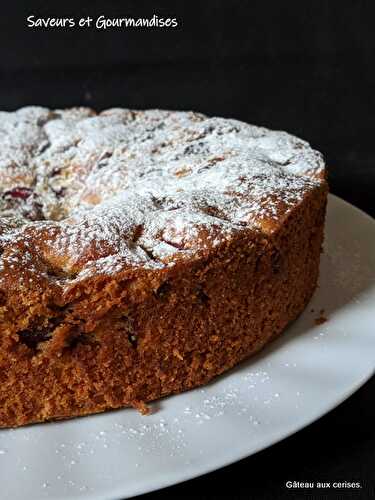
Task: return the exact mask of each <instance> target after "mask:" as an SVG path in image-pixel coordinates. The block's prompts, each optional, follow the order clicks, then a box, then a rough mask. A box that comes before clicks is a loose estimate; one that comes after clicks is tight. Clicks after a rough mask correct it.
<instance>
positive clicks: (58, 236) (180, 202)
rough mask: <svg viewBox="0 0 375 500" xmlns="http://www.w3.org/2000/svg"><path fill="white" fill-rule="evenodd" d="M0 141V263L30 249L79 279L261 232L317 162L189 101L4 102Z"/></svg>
mask: <svg viewBox="0 0 375 500" xmlns="http://www.w3.org/2000/svg"><path fill="white" fill-rule="evenodd" d="M0 142H1V145H2V148H1V152H0V181H1V193H0V214H1V218H0V238H1V241H0V243H1V245H2V246H3V250H4V253H3V257H2V264H1V265H2V267H1V269H4V263H5V262H6V263H7V264H8V265H9V264H10V263H11V261H13V264H15V263H16V262H17V261H19V259H21V254H22V259H24V260H25V255H29V257H30V258H29V260H30V263H29V267H30V266H32V264H33V263H34V264H35V251H37V252H38V255H40V256H42V257H41V258H42V259H43V261H44V263H45V265H46V266H47V267H50V266H53V267H54V269H58V270H59V272H61V273H62V274H65V278H66V277H69V279H75V280H77V279H82V278H85V277H88V276H90V275H93V274H97V273H104V274H110V273H117V272H120V271H121V269H123V268H124V267H125V266H143V267H144V268H150V269H152V268H163V267H164V266H170V265H173V263H174V262H175V261H176V259H181V258H185V257H186V256H188V257H191V255H194V254H195V253H196V252H197V251H198V250H202V251H205V250H207V249H210V248H212V247H214V246H216V245H219V244H220V243H222V242H223V241H224V240H227V239H230V238H231V237H232V236H233V234H234V233H236V232H238V231H242V230H243V228H244V227H247V228H251V229H254V230H258V231H262V232H268V231H270V230H272V229H273V228H275V227H276V226H277V221H278V220H279V219H280V217H282V216H284V215H285V214H287V213H288V212H289V211H290V210H291V209H292V208H293V207H295V206H296V204H298V203H299V202H300V201H301V200H302V199H303V197H304V196H305V194H306V193H307V192H309V191H311V190H312V189H314V188H315V187H316V186H317V185H318V184H319V183H321V182H322V177H323V174H324V162H323V159H322V157H321V155H320V153H318V152H316V151H314V150H312V149H311V148H310V146H309V145H308V144H307V143H306V142H304V141H301V140H300V139H297V138H296V137H293V136H291V135H289V134H286V133H285V132H277V131H270V130H267V129H265V128H261V127H255V126H252V125H248V124H246V123H242V122H239V121H236V120H230V119H223V118H208V117H206V116H204V115H201V114H197V113H192V112H170V111H160V110H149V111H131V110H124V109H112V110H108V111H105V112H103V113H100V114H98V115H97V114H95V113H94V112H93V111H91V110H89V109H87V108H76V109H71V110H66V111H61V110H56V111H50V110H48V109H44V108H38V107H29V108H23V109H21V110H19V111H17V112H14V113H4V112H3V113H0ZM15 241H18V242H20V241H21V242H22V243H23V247H24V249H23V252H19V251H18V250H17V251H16V250H15V249H14V242H15ZM25 248H26V250H25ZM42 267H43V266H39V267H38V266H36V270H35V272H36V273H39V274H40V273H41V272H43V271H42V269H41V268H42Z"/></svg>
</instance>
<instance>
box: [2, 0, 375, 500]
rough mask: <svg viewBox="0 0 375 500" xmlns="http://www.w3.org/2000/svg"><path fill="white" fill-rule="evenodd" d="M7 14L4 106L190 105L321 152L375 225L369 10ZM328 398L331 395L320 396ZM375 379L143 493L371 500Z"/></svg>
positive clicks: (334, 187) (234, 6)
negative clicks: (204, 468)
mask: <svg viewBox="0 0 375 500" xmlns="http://www.w3.org/2000/svg"><path fill="white" fill-rule="evenodd" d="M82 5H83V4H82V2H81V3H80V4H79V5H78V3H76V4H74V3H72V4H71V5H69V3H67V2H63V3H62V2H55V3H52V4H51V3H47V2H45V1H44V2H35V1H34V2H26V1H14V2H13V5H10V4H9V3H8V4H7V5H6V6H5V4H3V5H2V11H1V14H0V108H2V109H6V110H12V109H16V108H18V107H20V106H23V105H27V104H39V105H47V106H51V107H65V106H72V105H89V106H92V107H94V108H97V109H103V108H106V107H112V106H122V107H133V108H140V109H142V108H148V107H161V108H170V109H194V110H197V111H202V112H205V113H208V114H211V115H219V116H228V117H233V118H237V119H241V120H244V121H248V122H251V123H254V124H259V125H265V126H267V127H269V128H276V129H284V130H287V131H289V132H291V133H294V134H296V135H298V136H301V137H302V138H304V139H306V140H308V141H309V142H310V143H311V144H312V145H313V147H315V148H316V149H319V150H320V151H322V152H323V153H324V155H325V157H326V159H327V163H328V165H329V167H330V185H331V191H332V192H333V193H335V194H338V195H339V196H342V197H343V198H345V199H346V200H348V201H350V202H352V203H354V204H356V205H357V206H359V207H360V208H362V209H364V210H366V211H367V212H368V213H370V214H371V215H373V216H374V215H375V206H374V197H375V195H374V192H375V145H374V138H373V134H374V120H375V119H374V116H375V105H374V95H375V69H374V48H375V36H374V34H373V31H374V27H373V25H374V18H375V17H374V15H373V12H372V10H373V9H372V8H371V7H372V2H364V1H345V2H344V1H343V2H335V1H304V2H302V1H300V2H294V1H292V2H291V1H286V2H281V1H274V2H271V1H267V0H264V1H262V2H260V1H252V2H245V1H244V0H242V1H238V0H235V1H231V2H230V1H229V0H227V1H206V2H204V1H203V0H202V1H201V2H194V1H189V2H181V1H180V2H177V1H174V2H172V1H164V2H161V1H156V2H145V1H117V2H114V1H107V2H104V1H101V2H95V1H92V2H90V3H89V4H88V5H87V6H82ZM31 14H33V15H35V16H36V17H44V18H46V17H74V18H75V19H76V20H77V19H79V18H80V17H84V16H87V15H90V16H91V17H93V18H94V19H95V18H96V17H97V16H99V15H101V14H103V15H105V16H106V17H152V16H153V14H157V15H158V16H159V17H171V18H174V17H175V18H177V21H178V23H179V25H178V27H176V28H169V29H166V28H164V29H158V28H152V29H150V28H149V29H147V28H143V29H142V28H128V29H124V28H122V29H121V28H112V29H108V30H97V29H95V28H94V27H92V28H80V29H79V28H65V29H64V28H59V29H57V28H55V29H51V28H50V29H45V28H39V29H37V28H34V29H32V28H27V22H26V17H27V16H28V15H31ZM322 390H323V388H322ZM374 390H375V380H374V379H372V380H371V381H370V382H368V383H367V384H366V385H365V386H364V387H363V388H362V389H361V390H360V391H358V392H357V393H356V394H355V395H354V396H352V397H351V398H350V399H349V400H348V401H346V402H345V403H343V404H342V405H341V406H340V407H339V408H337V409H336V410H334V411H333V412H331V413H330V414H329V415H327V416H326V417H324V418H322V419H321V420H320V421H318V422H316V423H315V424H313V425H311V426H310V427H309V428H307V429H305V430H303V431H301V432H299V433H298V434H297V435H294V436H292V437H290V438H289V439H287V440H285V441H283V442H282V443H280V444H278V445H276V446H274V447H272V448H270V449H268V450H265V451H263V452H261V453H258V454H257V455H255V456H253V457H250V458H248V459H246V460H243V461H241V462H239V463H237V464H234V465H232V466H230V467H227V468H225V469H223V470H220V471H217V472H214V473H212V474H210V475H208V476H205V477H202V478H198V479H196V480H193V481H190V482H188V483H184V484H181V485H177V486H174V487H172V488H169V489H167V490H163V491H161V492H157V493H152V494H149V495H147V496H145V500H146V498H147V499H154V498H155V499H158V500H159V499H167V500H168V499H172V498H173V499H174V498H199V499H207V500H208V499H214V498H222V497H223V498H233V499H245V498H246V499H253V498H255V499H278V498H296V499H297V498H298V499H299V498H305V497H306V498H325V496H324V495H321V496H318V493H317V491H315V492H313V493H310V495H309V494H308V493H305V492H302V491H301V490H300V491H296V492H292V491H287V490H286V488H285V486H284V484H285V481H286V480H299V481H313V480H322V481H324V480H326V481H334V480H346V481H351V480H353V481H356V480H360V481H362V485H363V488H362V490H361V491H355V492H353V491H349V492H345V491H342V492H341V493H333V492H332V491H330V492H328V493H327V497H330V498H331V497H333V496H339V495H342V497H343V498H370V497H372V498H373V497H374V495H375V493H374V464H375V431H374V421H375V405H374V399H375V398H374Z"/></svg>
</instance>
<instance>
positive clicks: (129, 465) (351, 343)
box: [0, 196, 375, 500]
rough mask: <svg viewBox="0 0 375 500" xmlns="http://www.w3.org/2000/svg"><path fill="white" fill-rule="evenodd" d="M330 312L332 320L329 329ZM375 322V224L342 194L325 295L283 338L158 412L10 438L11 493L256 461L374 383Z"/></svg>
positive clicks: (1, 455) (127, 481)
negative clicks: (258, 454)
mask: <svg viewBox="0 0 375 500" xmlns="http://www.w3.org/2000/svg"><path fill="white" fill-rule="evenodd" d="M312 309H314V312H312ZM321 309H324V310H325V312H324V315H325V316H326V317H327V318H328V321H327V322H325V323H323V324H321V325H318V326H317V325H315V322H314V320H315V319H316V318H317V317H318V316H319V311H320V310H321ZM374 324H375V221H374V220H373V219H371V218H370V217H368V216H367V215H365V214H364V213H363V212H361V211H359V210H358V209H356V208H355V207H353V206H351V205H349V204H348V203H346V202H344V201H342V200H340V199H339V198H336V197H335V196H330V199H329V208H328V219H327V230H326V243H325V253H324V255H323V256H322V264H321V279H320V287H319V289H318V290H317V292H316V293H315V296H314V298H313V299H312V301H311V303H310V304H309V306H308V307H307V309H306V311H305V312H304V314H303V315H302V316H301V317H300V318H299V319H298V320H297V321H296V322H295V323H294V324H293V325H292V326H291V327H290V328H289V329H288V331H287V332H286V333H285V334H284V335H283V336H282V338H280V339H278V340H277V341H275V342H274V343H273V344H272V345H270V346H269V347H268V348H266V349H265V350H264V351H263V352H262V353H261V354H260V355H258V356H256V357H255V358H252V359H250V360H249V361H247V362H245V363H243V364H241V365H240V366H239V367H237V368H236V369H234V370H232V371H231V372H229V373H227V374H225V375H224V376H222V377H220V378H218V379H217V380H216V381H215V382H213V383H211V384H210V385H209V386H206V387H204V388H203V389H196V390H194V391H190V392H188V393H185V394H181V395H178V396H174V397H170V398H166V399H164V400H162V401H160V402H157V403H155V404H154V405H153V406H154V408H155V413H154V414H152V415H150V416H147V417H142V416H141V415H139V414H138V413H137V412H136V411H134V410H132V409H125V410H120V411H115V412H110V413H106V414H102V415H96V416H91V417H85V418H79V419H75V420H71V421H66V422H60V423H50V424H44V425H34V426H29V427H24V428H21V429H17V430H4V431H0V484H1V493H0V496H1V498H6V499H12V500H18V499H24V498H26V497H27V498H28V499H30V500H32V499H35V500H40V499H43V498H49V499H64V500H67V499H78V498H86V499H95V500H97V499H117V498H124V497H129V496H132V495H136V494H140V493H146V492H149V491H152V490H154V489H157V488H162V487H163V486H168V485H171V484H174V483H178V482H180V481H184V480H186V479H190V478H192V477H195V476H198V475H200V474H204V473H206V472H208V471H212V470H214V469H217V468H219V467H222V466H224V465H228V464H230V463H231V462H234V461H236V460H239V459H241V458H243V457H245V456H248V455H251V454H253V453H255V452H257V451H259V450H261V449H263V448H266V447H267V446H270V445H272V444H273V443H275V442H277V441H279V440H281V439H283V438H285V437H286V436H288V435H290V434H292V433H293V432H296V431H297V430H299V429H301V428H302V427H304V426H305V425H307V424H309V423H311V422H313V421H314V420H315V419H317V418H318V417H320V416H321V415H323V414H324V413H326V412H327V411H329V410H331V409H332V408H334V407H335V406H336V405H338V404H339V403H341V402H342V401H343V400H344V399H345V398H347V397H348V396H350V395H351V394H352V393H353V392H354V391H355V390H356V389H358V388H359V387H360V386H361V385H362V384H363V383H364V382H365V381H366V380H367V379H368V378H369V377H370V376H371V375H372V374H373V372H374V366H375V331H374ZM358 418H359V417H358ZM358 423H359V420H358Z"/></svg>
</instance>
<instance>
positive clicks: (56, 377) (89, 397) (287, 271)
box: [0, 185, 327, 427]
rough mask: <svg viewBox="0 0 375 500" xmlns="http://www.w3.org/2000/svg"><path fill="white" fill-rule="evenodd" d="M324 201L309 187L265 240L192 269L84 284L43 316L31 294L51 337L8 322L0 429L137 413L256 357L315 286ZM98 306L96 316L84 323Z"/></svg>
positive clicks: (255, 236)
mask: <svg viewBox="0 0 375 500" xmlns="http://www.w3.org/2000/svg"><path fill="white" fill-rule="evenodd" d="M326 195H327V192H326V187H325V185H322V186H320V187H317V188H316V189H315V190H314V191H312V192H310V193H308V194H306V196H305V197H304V199H303V200H302V202H301V203H300V204H299V205H298V206H296V207H295V208H294V210H292V211H291V212H290V213H289V214H288V216H287V218H286V219H285V221H283V224H280V225H279V226H278V227H277V228H276V229H275V230H273V231H270V233H269V234H262V233H260V232H258V231H251V230H248V231H243V232H241V233H238V234H236V235H235V236H234V237H233V238H232V239H231V240H228V241H225V242H223V243H222V244H221V245H219V246H218V247H217V248H216V249H215V251H213V252H212V251H211V252H209V254H207V255H205V256H202V257H201V258H199V259H197V260H196V261H194V262H188V263H187V262H181V263H180V264H178V265H176V266H173V267H171V268H167V269H163V270H159V271H156V272H155V271H152V272H150V271H149V272H148V273H147V272H145V271H144V270H142V271H141V273H140V274H139V275H138V276H137V277H135V275H133V276H132V277H130V275H128V276H127V277H126V278H124V277H122V278H121V279H120V277H117V278H116V279H112V278H109V277H108V278H107V279H106V280H105V281H104V282H103V281H101V280H100V279H99V280H98V279H95V278H93V279H91V281H90V282H88V283H87V287H86V288H85V287H79V290H80V297H78V296H77V295H76V294H75V293H76V292H74V293H73V295H72V296H70V302H68V303H66V304H63V303H62V302H59V303H55V304H54V305H53V307H51V305H52V304H51V296H44V298H43V297H40V298H39V299H40V301H41V302H40V304H41V306H40V307H42V308H43V307H44V308H45V310H44V313H43V314H44V316H43V315H42V316H43V317H44V319H45V322H46V323H45V327H46V325H48V322H50V324H51V321H52V323H53V322H55V329H54V334H53V336H52V338H51V337H50V336H48V335H46V336H45V337H43V327H40V330H39V332H41V333H40V334H39V336H38V335H36V336H35V335H34V337H33V335H32V332H30V333H29V334H28V333H27V329H26V330H24V331H23V333H21V332H20V331H18V332H16V331H15V330H14V329H13V331H12V332H11V331H10V330H11V329H12V326H13V325H14V324H15V323H17V321H18V317H17V318H14V320H15V321H14V322H13V324H12V323H11V321H8V322H7V325H8V326H7V328H8V331H7V334H4V333H3V335H2V337H1V340H2V343H1V346H0V353H1V354H0V366H1V371H0V373H1V374H2V380H1V382H2V385H1V403H2V404H1V406H0V425H1V426H2V427H4V426H17V425H22V424H26V423H31V422H36V421H43V420H48V419H56V418H67V417H71V416H76V415H84V414H88V413H95V412H100V411H104V410H106V409H110V408H118V407H121V406H135V407H138V408H141V409H142V408H144V406H143V405H144V402H146V401H150V400H153V399H157V398H159V397H161V396H165V395H168V394H171V393H178V392H181V391H184V390H188V389H191V388H193V387H196V386H198V385H202V384H205V383H207V382H208V381H210V380H212V378H214V377H215V376H217V375H219V374H221V373H223V372H224V371H225V370H228V369H229V368H231V367H233V366H234V365H235V364H237V363H238V362H240V361H241V360H243V359H245V358H247V357H248V356H249V355H251V354H253V353H255V352H256V351H258V350H259V349H261V348H262V347H263V346H264V345H265V344H266V343H267V342H268V341H269V340H270V339H272V338H274V337H276V336H277V335H279V334H280V333H281V332H282V331H283V329H284V328H285V327H286V325H287V324H288V323H289V322H290V321H292V320H293V319H295V318H296V317H297V316H298V315H299V314H300V313H301V312H302V310H303V309H304V307H305V305H306V303H307V302H308V300H309V299H310V297H311V295H312V293H313V291H314V289H315V286H316V282H317V277H318V269H319V255H320V251H321V245H322V239H323V227H324V213H325V203H326ZM98 285H99V286H98ZM54 297H55V298H56V297H57V295H54ZM73 297H74V298H73ZM72 299H73V300H72ZM59 300H60V301H61V300H62V298H61V297H60V299H59ZM98 304H100V305H101V306H102V307H104V308H105V310H106V312H105V313H104V314H102V315H101V314H99V313H98V314H97V317H95V311H97V307H98ZM47 310H48V311H52V310H53V311H54V312H53V316H50V317H47V315H46V311H47ZM56 318H59V319H56ZM11 325H12V326H11ZM56 325H57V326H56ZM58 325H64V326H58ZM3 328H4V326H3ZM46 328H47V330H48V328H51V327H48V326H47V327H46ZM35 332H36V330H34V334H35Z"/></svg>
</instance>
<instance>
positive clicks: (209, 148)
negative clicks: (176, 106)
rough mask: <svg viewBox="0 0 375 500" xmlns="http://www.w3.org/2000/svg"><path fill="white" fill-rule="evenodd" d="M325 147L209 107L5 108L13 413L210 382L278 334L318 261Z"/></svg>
mask: <svg viewBox="0 0 375 500" xmlns="http://www.w3.org/2000/svg"><path fill="white" fill-rule="evenodd" d="M327 190H328V188H327V182H326V175H325V165H324V160H323V158H322V156H321V154H320V153H318V152H317V151H315V150H313V149H312V148H311V147H310V146H309V144H308V143H306V142H304V141H302V140H300V139H298V138H296V137H294V136H292V135H289V134H287V133H285V132H280V131H271V130H268V129H266V128H262V127H257V126H253V125H248V124H246V123H242V122H240V121H237V120H232V119H223V118H209V117H207V116H204V115H202V114H199V113H193V112H175V111H161V110H147V111H132V110H127V109H117V108H116V109H110V110H107V111H103V112H101V113H98V114H97V113H95V112H94V111H93V110H91V109H88V108H73V109H68V110H55V111H52V110H49V109H45V108H41V107H26V108H22V109H20V110H18V111H16V112H1V113H0V254H1V257H0V382H1V383H0V403H1V404H0V426H1V427H16V426H20V425H23V424H29V423H33V422H41V421H46V420H51V419H62V418H68V417H73V416H79V415H86V414H92V413H96V412H102V411H105V410H108V409H114V408H120V407H124V406H131V407H135V408H137V409H139V410H140V411H141V412H143V413H146V412H147V411H148V406H147V402H149V401H152V400H155V399H158V398H161V397H163V396H166V395H170V394H174V393H180V392H182V391H186V390H188V389H192V388H194V387H197V386H200V385H202V384H206V383H207V382H209V381H210V380H212V379H213V378H214V377H216V376H218V375H219V374H221V373H223V372H225V371H226V370H229V369H230V368H232V367H233V366H235V365H236V364H237V363H239V362H240V361H242V360H244V359H246V358H248V357H249V356H250V355H252V354H254V353H255V352H257V351H259V350H260V349H261V348H262V347H263V346H264V345H266V344H267V343H268V342H269V341H271V340H272V339H274V338H275V337H277V336H278V335H279V334H280V333H281V332H282V331H283V330H284V329H285V327H286V326H287V325H288V324H289V323H290V322H291V321H293V320H294V319H295V318H296V317H297V316H298V315H299V314H300V313H301V312H302V311H303V309H304V308H305V306H306V304H307V303H308V301H309V299H310V297H311V295H312V294H313V292H314V290H315V288H316V284H317V278H318V272H319V258H320V252H321V247H322V240H323V229H324V217H325V208H326V198H327Z"/></svg>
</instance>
